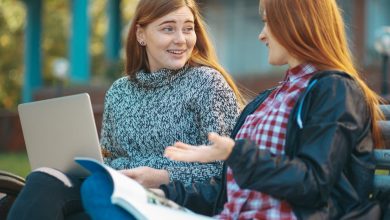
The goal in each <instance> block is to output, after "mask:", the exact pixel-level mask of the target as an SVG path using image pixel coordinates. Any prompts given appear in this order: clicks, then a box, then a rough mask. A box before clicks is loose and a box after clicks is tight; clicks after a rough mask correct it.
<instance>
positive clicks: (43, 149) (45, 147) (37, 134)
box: [18, 93, 103, 177]
mask: <svg viewBox="0 0 390 220" xmlns="http://www.w3.org/2000/svg"><path fill="white" fill-rule="evenodd" d="M18 111H19V117H20V122H21V125H22V130H23V136H24V141H25V143H26V149H27V155H28V159H29V161H30V165H31V169H32V170H34V169H36V168H39V167H51V168H55V169H58V170H60V171H62V172H64V173H66V174H70V175H76V176H81V177H82V176H86V175H88V171H87V170H85V169H84V168H82V167H81V166H80V165H78V164H77V163H75V162H74V157H80V156H82V157H90V158H94V159H96V160H98V161H100V162H102V161H103V159H102V155H101V151H100V146H99V138H98V134H97V131H96V125H95V119H94V116H93V111H92V106H91V101H90V98H89V95H88V94H87V93H83V94H78V95H72V96H64V97H60V98H53V99H47V100H42V101H36V102H30V103H24V104H20V105H19V106H18Z"/></svg>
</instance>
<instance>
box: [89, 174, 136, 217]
mask: <svg viewBox="0 0 390 220" xmlns="http://www.w3.org/2000/svg"><path fill="white" fill-rule="evenodd" d="M112 190H113V188H112V182H111V180H110V179H109V177H108V176H107V175H106V174H104V173H101V172H96V173H94V174H92V175H91V176H89V177H88V178H87V179H86V180H85V181H84V182H83V184H82V186H81V198H82V202H83V205H84V209H85V211H86V212H87V213H88V215H89V216H90V217H91V218H92V219H93V220H107V219H117V220H122V219H126V220H132V219H135V218H134V217H133V216H132V215H131V214H130V213H128V212H127V211H125V210H124V209H122V208H121V207H119V206H117V205H114V204H112V203H111V194H112Z"/></svg>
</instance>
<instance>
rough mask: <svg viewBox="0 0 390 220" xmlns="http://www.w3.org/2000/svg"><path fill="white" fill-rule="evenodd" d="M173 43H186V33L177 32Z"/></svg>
mask: <svg viewBox="0 0 390 220" xmlns="http://www.w3.org/2000/svg"><path fill="white" fill-rule="evenodd" d="M173 42H174V43H176V44H180V43H185V42H186V38H185V36H184V33H183V32H182V31H177V32H176V34H175V39H174V41H173Z"/></svg>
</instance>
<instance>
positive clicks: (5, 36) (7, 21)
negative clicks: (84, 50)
mask: <svg viewBox="0 0 390 220" xmlns="http://www.w3.org/2000/svg"><path fill="white" fill-rule="evenodd" d="M137 2H138V0H122V1H121V11H122V27H123V33H122V36H125V34H126V33H127V26H128V24H129V22H130V19H131V18H132V16H133V13H134V10H135V7H136V4H137ZM42 3H43V10H42V13H43V14H42V22H43V24H42V41H41V42H42V56H43V57H42V58H43V59H42V76H43V80H44V85H45V86H52V85H54V84H55V83H56V79H55V77H54V75H53V62H54V61H55V60H56V59H58V58H66V59H67V57H68V40H69V30H70V28H69V25H70V16H69V13H70V9H69V8H70V7H69V4H70V2H69V1H67V0H44V1H43V2H42ZM106 3H107V0H99V1H92V0H91V1H89V15H90V19H91V20H90V24H91V27H90V30H91V33H90V37H91V39H90V43H91V45H90V54H91V59H92V63H91V72H92V76H91V79H92V82H91V83H93V84H104V85H108V84H110V83H111V82H112V81H113V80H114V79H115V78H117V77H119V76H120V75H122V74H123V64H122V63H123V54H124V53H123V51H122V52H121V57H122V59H121V60H119V61H118V63H117V64H115V65H111V64H108V63H107V61H106V60H105V55H104V51H105V49H104V46H105V45H104V38H105V33H106V31H107V16H106ZM25 17H26V11H25V6H24V4H23V2H22V1H19V0H0V27H1V28H0V109H2V108H5V109H15V108H16V106H17V104H18V103H19V102H20V99H21V87H22V83H23V71H24V70H23V68H24V63H23V61H24V60H23V53H24V47H23V44H24V25H25ZM123 39H125V37H123ZM122 48H123V47H122ZM66 85H67V86H69V82H66Z"/></svg>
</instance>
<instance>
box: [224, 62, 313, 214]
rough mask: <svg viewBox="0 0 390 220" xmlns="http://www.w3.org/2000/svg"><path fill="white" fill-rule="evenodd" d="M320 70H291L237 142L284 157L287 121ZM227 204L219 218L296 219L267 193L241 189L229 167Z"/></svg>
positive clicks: (250, 118)
mask: <svg viewBox="0 0 390 220" xmlns="http://www.w3.org/2000/svg"><path fill="white" fill-rule="evenodd" d="M316 71H317V69H316V68H315V67H314V66H313V65H311V64H307V63H304V64H301V65H299V66H296V67H294V68H292V69H289V70H288V71H287V73H286V75H285V77H284V80H283V81H281V82H280V85H279V87H278V88H277V89H275V90H274V91H273V92H272V93H271V94H270V95H269V96H268V98H267V99H266V100H264V102H263V103H262V104H261V105H260V106H259V107H258V109H257V110H256V111H255V112H254V113H253V114H251V115H248V117H247V118H246V120H245V122H244V124H243V125H242V127H241V128H240V130H239V132H238V134H237V136H236V139H243V138H246V139H251V140H253V141H255V142H256V143H257V145H258V146H259V149H263V150H269V151H270V152H271V153H272V154H273V155H280V154H284V143H285V135H286V131H287V122H288V118H289V115H290V112H291V110H292V108H293V107H294V105H295V103H296V101H297V99H298V97H299V95H300V94H301V93H302V92H303V90H304V89H305V88H306V86H307V83H308V82H309V80H310V78H311V77H312V75H313V73H314V72H316ZM227 192H228V202H227V203H226V204H225V206H224V210H223V211H222V212H221V214H220V215H219V216H217V217H218V218H221V219H226V218H233V219H253V218H258V217H259V216H261V217H262V218H265V219H281V218H282V219H296V217H295V215H294V213H293V211H292V209H291V208H290V206H289V204H288V203H287V202H285V201H279V200H277V199H275V198H273V197H271V196H269V195H267V194H265V193H260V192H256V191H251V190H243V189H240V188H239V186H238V185H237V183H236V182H235V180H234V178H233V173H232V170H231V169H230V168H228V172H227Z"/></svg>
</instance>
